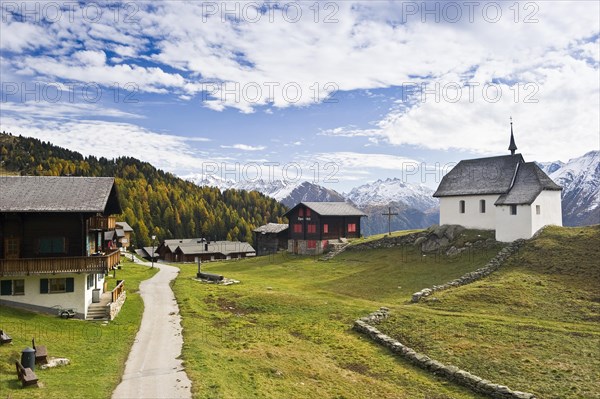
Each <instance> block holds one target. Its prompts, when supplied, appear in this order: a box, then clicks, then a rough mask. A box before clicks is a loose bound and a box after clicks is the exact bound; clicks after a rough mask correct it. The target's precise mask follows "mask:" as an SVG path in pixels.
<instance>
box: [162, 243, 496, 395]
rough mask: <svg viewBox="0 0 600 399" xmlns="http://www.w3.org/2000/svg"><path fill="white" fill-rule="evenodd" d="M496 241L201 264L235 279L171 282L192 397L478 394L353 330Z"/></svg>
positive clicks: (481, 259) (479, 259) (453, 272)
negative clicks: (473, 249)
mask: <svg viewBox="0 0 600 399" xmlns="http://www.w3.org/2000/svg"><path fill="white" fill-rule="evenodd" d="M500 248H501V246H497V247H494V248H492V249H490V250H489V251H481V252H479V253H473V254H471V256H464V257H457V258H453V259H450V258H446V257H442V258H436V257H429V258H428V257H422V256H421V255H420V254H419V253H418V252H417V251H415V250H414V249H413V248H389V249H377V250H370V251H352V250H350V251H346V252H344V253H342V254H341V255H339V256H338V257H336V258H334V259H333V260H331V261H328V262H320V261H316V259H315V258H312V257H299V256H293V255H287V254H282V253H280V254H278V255H275V256H272V257H259V258H255V259H246V260H243V261H231V262H219V263H209V264H203V265H202V267H203V270H205V271H209V272H216V273H220V274H223V275H225V276H226V277H229V278H234V279H237V280H240V281H241V283H240V284H235V285H230V286H217V285H211V284H204V283H200V282H198V281H195V280H193V277H195V273H196V266H195V265H189V264H188V265H182V266H181V273H180V274H179V277H178V278H177V279H176V280H175V283H174V285H173V289H174V291H175V295H176V297H177V300H178V302H179V306H180V312H181V314H182V316H183V328H184V330H183V334H184V348H183V358H184V365H185V367H186V370H187V372H188V375H189V376H190V378H191V379H192V381H193V385H192V389H193V393H194V397H198V398H240V399H241V398H244V399H245V398H252V397H261V398H291V399H292V398H307V397H323V398H411V399H413V398H422V399H425V398H429V399H437V398H439V399H444V398H477V397H479V396H477V395H474V394H472V393H471V392H469V391H467V390H466V389H463V388H460V387H457V386H455V385H453V384H450V383H447V382H445V381H443V380H441V379H438V378H437V377H432V376H430V375H428V374H427V373H425V372H423V371H421V370H419V369H417V368H414V367H413V366H411V365H410V364H409V363H407V362H406V361H404V360H402V359H399V358H396V357H394V356H391V355H390V354H389V353H388V352H387V351H386V350H384V349H382V348H380V347H378V346H377V345H375V344H373V343H371V342H370V341H369V340H367V339H365V337H363V336H361V335H360V334H357V333H354V332H353V331H352V330H351V325H352V322H353V321H354V320H355V319H356V318H358V317H361V316H364V315H366V314H367V313H370V312H371V311H373V310H376V309H377V308H379V307H380V306H384V305H390V304H392V305H398V306H404V305H405V304H407V303H408V301H409V299H410V296H411V294H412V293H413V292H414V291H416V290H418V289H421V288H423V287H425V286H429V285H431V284H440V283H443V282H445V281H448V280H451V279H453V278H456V277H458V276H460V275H462V274H463V273H465V272H467V271H471V270H474V269H476V268H477V267H480V266H481V265H482V264H484V263H485V262H486V261H487V260H488V259H489V258H491V257H493V256H494V255H495V254H496V253H497V251H498V250H499V249H500Z"/></svg>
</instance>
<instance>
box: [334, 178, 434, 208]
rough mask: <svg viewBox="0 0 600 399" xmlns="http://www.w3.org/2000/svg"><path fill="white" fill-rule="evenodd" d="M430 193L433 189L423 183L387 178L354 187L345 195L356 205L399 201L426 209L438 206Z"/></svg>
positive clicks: (363, 205)
mask: <svg viewBox="0 0 600 399" xmlns="http://www.w3.org/2000/svg"><path fill="white" fill-rule="evenodd" d="M432 195H433V190H432V189H430V188H429V187H426V186H424V185H421V184H410V183H405V182H403V181H402V180H400V179H398V178H394V179H389V178H388V179H386V180H381V179H380V180H377V181H375V182H373V183H368V184H363V185H362V186H358V187H355V188H353V189H352V190H351V191H350V192H349V193H348V194H346V195H345V196H346V199H348V200H350V201H352V202H353V203H354V204H356V205H357V206H358V207H365V206H374V205H386V206H387V205H388V204H390V203H391V202H401V203H403V204H405V205H406V206H408V207H410V208H415V209H418V210H420V211H426V210H429V209H431V208H437V207H439V201H438V200H437V199H436V198H433V197H432Z"/></svg>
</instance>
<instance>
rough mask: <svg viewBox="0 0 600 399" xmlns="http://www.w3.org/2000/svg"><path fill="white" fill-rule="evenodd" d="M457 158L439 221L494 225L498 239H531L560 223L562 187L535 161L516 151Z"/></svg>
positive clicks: (442, 190) (445, 184) (444, 186)
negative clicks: (550, 226)
mask: <svg viewBox="0 0 600 399" xmlns="http://www.w3.org/2000/svg"><path fill="white" fill-rule="evenodd" d="M508 149H509V150H510V155H501V156H496V157H490V158H478V159H467V160H463V161H460V162H459V163H458V164H457V165H456V166H455V167H454V168H453V169H452V170H451V171H450V172H449V173H448V174H447V175H446V176H444V177H443V178H442V181H441V182H440V185H439V186H438V189H437V191H436V192H435V193H434V194H433V196H434V197H438V198H439V199H440V224H459V225H462V226H464V227H467V228H473V229H486V230H496V240H498V241H504V242H510V241H514V240H516V239H519V238H531V236H532V235H533V234H534V233H535V232H536V231H538V230H539V229H540V228H542V227H543V226H546V225H558V226H562V207H561V190H562V187H560V186H559V185H557V184H556V183H554V182H553V181H552V179H550V177H548V175H546V173H544V171H543V170H542V169H540V167H539V166H538V165H537V164H536V163H535V162H525V160H524V159H523V156H522V155H521V154H515V151H516V150H517V146H516V145H515V138H514V135H513V127H512V121H511V123H510V145H509V147H508Z"/></svg>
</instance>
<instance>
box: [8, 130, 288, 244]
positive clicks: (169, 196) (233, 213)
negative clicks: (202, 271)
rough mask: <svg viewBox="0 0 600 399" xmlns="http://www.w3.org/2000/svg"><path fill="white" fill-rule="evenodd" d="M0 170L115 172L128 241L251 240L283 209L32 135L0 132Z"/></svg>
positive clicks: (252, 195)
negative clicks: (255, 231) (254, 232)
mask: <svg viewBox="0 0 600 399" xmlns="http://www.w3.org/2000/svg"><path fill="white" fill-rule="evenodd" d="M0 172H3V173H7V172H9V173H10V172H18V173H19V174H21V175H23V176H28V175H33V176H92V177H99V176H108V177H115V181H116V184H117V190H118V193H119V199H120V201H121V207H122V208H123V213H122V214H121V215H119V216H118V220H121V221H125V222H127V223H128V224H129V225H130V226H131V227H132V228H133V230H134V234H133V237H132V244H134V245H135V246H136V247H137V248H139V247H141V246H148V245H151V238H150V236H151V235H156V236H157V237H158V239H159V240H163V239H166V238H182V237H210V238H211V239H213V240H233V241H235V240H240V241H247V242H250V243H251V242H252V230H253V229H254V228H256V227H257V226H260V225H262V224H265V223H269V222H275V223H285V221H284V220H283V218H282V217H281V215H283V214H284V213H285V211H286V208H285V207H284V206H283V205H282V204H280V203H279V202H277V201H275V200H274V199H272V198H270V197H267V196H265V195H263V194H261V193H258V192H256V191H243V190H226V191H224V192H223V193H221V191H220V190H219V189H218V188H215V187H199V186H196V185H195V184H193V183H191V182H188V181H185V180H183V179H181V178H179V177H177V176H175V175H173V174H172V173H167V172H164V171H162V170H160V169H156V168H155V167H154V166H152V165H151V164H149V163H147V162H142V161H140V160H138V159H135V158H131V157H120V158H116V159H107V158H104V157H100V158H96V157H93V156H89V157H84V156H83V155H81V154H80V153H78V152H75V151H70V150H67V149H65V148H61V147H57V146H55V145H53V144H50V143H47V142H42V141H40V140H38V139H34V138H29V137H22V136H13V135H11V134H7V133H5V132H2V133H1V134H0Z"/></svg>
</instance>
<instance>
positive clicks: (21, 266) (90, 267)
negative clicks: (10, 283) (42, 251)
mask: <svg viewBox="0 0 600 399" xmlns="http://www.w3.org/2000/svg"><path fill="white" fill-rule="evenodd" d="M120 262H121V253H120V251H118V250H117V251H114V252H111V253H109V254H107V255H101V256H71V257H67V258H21V259H0V277H4V276H23V275H31V274H54V273H98V274H100V273H108V272H109V271H110V270H112V269H113V268H114V267H115V266H116V265H118V264H119V263H120Z"/></svg>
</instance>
